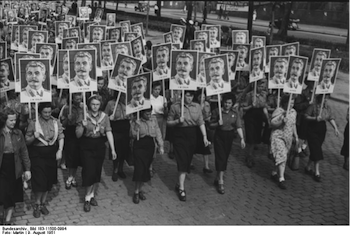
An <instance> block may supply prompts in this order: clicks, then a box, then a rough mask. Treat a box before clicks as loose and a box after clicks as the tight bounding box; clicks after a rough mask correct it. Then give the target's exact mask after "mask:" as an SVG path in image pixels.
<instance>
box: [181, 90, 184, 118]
mask: <svg viewBox="0 0 350 236" xmlns="http://www.w3.org/2000/svg"><path fill="white" fill-rule="evenodd" d="M184 105H185V90H182V97H181V117H184Z"/></svg>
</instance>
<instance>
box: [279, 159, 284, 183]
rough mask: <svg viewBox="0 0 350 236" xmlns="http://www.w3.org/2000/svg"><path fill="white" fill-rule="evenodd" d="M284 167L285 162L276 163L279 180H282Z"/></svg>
mask: <svg viewBox="0 0 350 236" xmlns="http://www.w3.org/2000/svg"><path fill="white" fill-rule="evenodd" d="M285 169H286V162H282V163H281V164H279V165H278V175H279V181H280V182H281V181H284V171H285Z"/></svg>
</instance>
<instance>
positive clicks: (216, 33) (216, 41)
mask: <svg viewBox="0 0 350 236" xmlns="http://www.w3.org/2000/svg"><path fill="white" fill-rule="evenodd" d="M206 30H209V47H210V48H219V47H220V46H221V41H220V40H221V27H220V25H210V26H207V27H206Z"/></svg>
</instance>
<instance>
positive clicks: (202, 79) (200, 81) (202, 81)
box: [197, 52, 215, 88]
mask: <svg viewBox="0 0 350 236" xmlns="http://www.w3.org/2000/svg"><path fill="white" fill-rule="evenodd" d="M212 56H215V53H210V52H198V60H197V62H198V65H197V66H198V67H197V68H198V75H197V86H198V87H200V88H205V87H207V84H208V82H209V78H207V77H206V75H205V64H204V59H205V58H208V57H212Z"/></svg>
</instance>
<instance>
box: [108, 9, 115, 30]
mask: <svg viewBox="0 0 350 236" xmlns="http://www.w3.org/2000/svg"><path fill="white" fill-rule="evenodd" d="M116 19H117V16H116V14H115V13H107V14H106V25H107V29H109V28H113V27H115V26H116Z"/></svg>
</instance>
